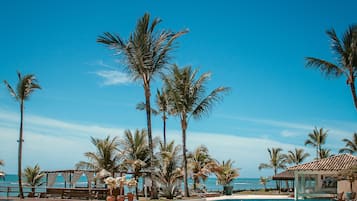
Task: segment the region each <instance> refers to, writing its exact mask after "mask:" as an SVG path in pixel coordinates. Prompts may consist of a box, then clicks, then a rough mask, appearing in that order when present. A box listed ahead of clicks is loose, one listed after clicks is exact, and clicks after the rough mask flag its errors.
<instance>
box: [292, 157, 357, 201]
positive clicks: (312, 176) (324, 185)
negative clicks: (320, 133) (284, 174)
mask: <svg viewBox="0 0 357 201" xmlns="http://www.w3.org/2000/svg"><path fill="white" fill-rule="evenodd" d="M356 165H357V157H356V156H353V155H351V154H340V155H335V156H331V157H328V158H324V159H320V160H315V161H312V162H309V163H305V164H301V165H296V166H293V167H290V168H288V170H289V171H293V172H294V179H295V188H294V190H295V193H294V197H295V200H297V199H300V198H315V197H319V198H323V197H325V198H330V197H334V196H335V195H336V194H337V193H340V192H347V191H350V189H349V188H347V189H346V186H348V185H346V183H347V184H348V182H347V181H338V179H337V176H338V174H339V173H340V172H341V171H343V170H347V169H350V168H352V167H353V166H356ZM356 190H357V185H355V187H354V191H356Z"/></svg>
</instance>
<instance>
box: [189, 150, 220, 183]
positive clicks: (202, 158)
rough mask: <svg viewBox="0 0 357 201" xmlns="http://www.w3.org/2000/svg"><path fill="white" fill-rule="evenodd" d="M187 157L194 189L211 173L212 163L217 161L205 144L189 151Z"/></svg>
mask: <svg viewBox="0 0 357 201" xmlns="http://www.w3.org/2000/svg"><path fill="white" fill-rule="evenodd" d="M187 159H188V167H189V170H190V171H191V172H192V178H193V190H196V189H197V185H199V184H200V180H202V181H205V180H206V179H207V178H208V176H209V175H210V173H211V171H212V168H211V166H212V163H213V162H215V161H214V159H213V158H212V157H211V156H210V155H209V153H208V149H207V147H206V146H204V145H200V146H198V147H197V148H196V149H195V150H194V151H193V152H191V153H189V154H188V156H187Z"/></svg>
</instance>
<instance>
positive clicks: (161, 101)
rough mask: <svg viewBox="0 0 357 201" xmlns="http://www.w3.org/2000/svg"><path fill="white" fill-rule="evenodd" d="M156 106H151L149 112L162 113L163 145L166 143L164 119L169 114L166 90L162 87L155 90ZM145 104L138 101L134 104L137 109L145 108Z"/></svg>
mask: <svg viewBox="0 0 357 201" xmlns="http://www.w3.org/2000/svg"><path fill="white" fill-rule="evenodd" d="M156 106H157V109H154V108H151V113H152V114H153V115H159V114H162V116H161V118H162V122H163V138H164V145H166V120H167V116H168V114H169V99H168V97H167V92H165V91H164V89H161V91H160V90H157V91H156ZM145 108H146V106H145V103H144V102H140V103H138V104H137V105H136V109H137V110H145Z"/></svg>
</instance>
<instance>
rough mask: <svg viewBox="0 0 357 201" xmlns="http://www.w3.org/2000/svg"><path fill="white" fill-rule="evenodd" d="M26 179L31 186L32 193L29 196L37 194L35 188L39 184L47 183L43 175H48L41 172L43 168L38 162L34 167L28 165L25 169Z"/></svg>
mask: <svg viewBox="0 0 357 201" xmlns="http://www.w3.org/2000/svg"><path fill="white" fill-rule="evenodd" d="M23 175H24V180H25V182H26V185H28V186H30V187H31V193H30V195H29V197H34V196H35V188H36V187H37V186H41V185H43V184H44V183H45V181H44V180H43V177H44V176H45V175H46V174H45V173H43V172H41V168H40V166H39V165H38V164H36V165H35V166H34V167H30V166H28V167H26V168H25V170H24V174H23Z"/></svg>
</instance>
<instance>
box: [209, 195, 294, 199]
mask: <svg viewBox="0 0 357 201" xmlns="http://www.w3.org/2000/svg"><path fill="white" fill-rule="evenodd" d="M230 199H234V200H238V199H291V200H294V198H291V197H289V196H288V195H237V194H236V195H224V196H220V197H211V198H206V200H230Z"/></svg>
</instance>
